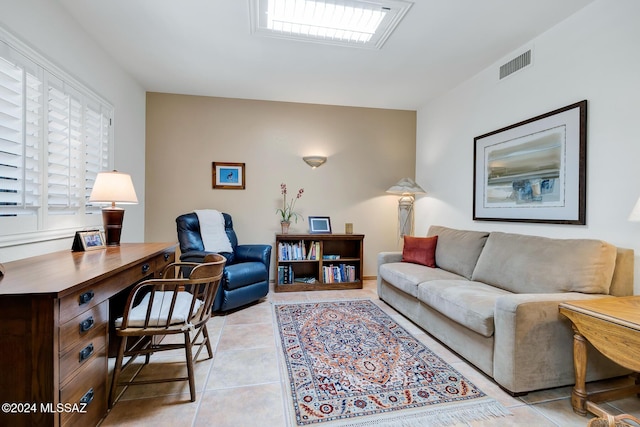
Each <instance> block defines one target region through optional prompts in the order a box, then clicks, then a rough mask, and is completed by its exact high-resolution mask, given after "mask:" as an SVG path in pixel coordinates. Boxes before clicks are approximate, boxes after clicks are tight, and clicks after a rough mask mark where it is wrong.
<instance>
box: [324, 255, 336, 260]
mask: <svg viewBox="0 0 640 427" xmlns="http://www.w3.org/2000/svg"><path fill="white" fill-rule="evenodd" d="M322 259H329V260H333V259H340V255H322Z"/></svg>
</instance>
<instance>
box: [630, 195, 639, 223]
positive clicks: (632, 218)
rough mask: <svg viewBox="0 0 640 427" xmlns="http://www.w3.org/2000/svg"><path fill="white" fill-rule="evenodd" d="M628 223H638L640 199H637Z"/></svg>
mask: <svg viewBox="0 0 640 427" xmlns="http://www.w3.org/2000/svg"><path fill="white" fill-rule="evenodd" d="M629 221H640V199H638V201H637V202H636V204H635V206H634V207H633V210H632V211H631V213H630V214H629Z"/></svg>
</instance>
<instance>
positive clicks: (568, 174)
mask: <svg viewBox="0 0 640 427" xmlns="http://www.w3.org/2000/svg"><path fill="white" fill-rule="evenodd" d="M586 150H587V101H586V100H585V101H580V102H578V103H575V104H572V105H568V106H566V107H563V108H560V109H558V110H554V111H551V112H549V113H546V114H543V115H541V116H537V117H534V118H532V119H529V120H525V121H523V122H520V123H516V124H514V125H511V126H508V127H506V128H502V129H498V130H496V131H493V132H490V133H487V134H485V135H482V136H478V137H476V138H474V164H473V169H474V182H473V189H474V190H473V219H474V220H481V221H518V222H540V223H556V224H578V225H584V224H585V223H586V212H585V211H586V162H587V158H586V157H587V155H586Z"/></svg>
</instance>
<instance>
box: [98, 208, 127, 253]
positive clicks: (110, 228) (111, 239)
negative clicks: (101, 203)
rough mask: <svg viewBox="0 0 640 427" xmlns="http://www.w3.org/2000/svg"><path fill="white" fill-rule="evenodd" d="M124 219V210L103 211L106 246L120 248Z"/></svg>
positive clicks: (110, 209)
mask: <svg viewBox="0 0 640 427" xmlns="http://www.w3.org/2000/svg"><path fill="white" fill-rule="evenodd" d="M123 219H124V209H119V208H104V209H102V223H103V225H104V238H105V245H107V246H120V235H121V234H122V220H123Z"/></svg>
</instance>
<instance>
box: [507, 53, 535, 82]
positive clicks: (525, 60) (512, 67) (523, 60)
mask: <svg viewBox="0 0 640 427" xmlns="http://www.w3.org/2000/svg"><path fill="white" fill-rule="evenodd" d="M528 65H531V49H529V50H528V51H526V52H525V53H523V54H522V55H518V56H516V57H515V58H513V59H512V60H511V61H509V62H507V63H506V64H504V65H502V66H500V80H502V79H504V78H505V77H507V76H509V75H511V74H513V73H515V72H516V71H518V70H521V69H523V68H524V67H526V66H528Z"/></svg>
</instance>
